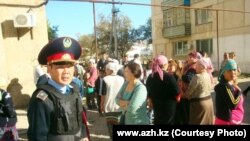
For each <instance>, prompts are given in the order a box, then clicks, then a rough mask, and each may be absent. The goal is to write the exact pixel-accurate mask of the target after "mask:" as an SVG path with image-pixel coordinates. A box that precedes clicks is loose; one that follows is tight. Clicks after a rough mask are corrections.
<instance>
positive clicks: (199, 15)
mask: <svg viewBox="0 0 250 141" xmlns="http://www.w3.org/2000/svg"><path fill="white" fill-rule="evenodd" d="M207 8H211V7H207ZM212 20H213V15H212V11H211V10H196V11H195V24H196V25H198V24H205V23H209V22H212Z"/></svg>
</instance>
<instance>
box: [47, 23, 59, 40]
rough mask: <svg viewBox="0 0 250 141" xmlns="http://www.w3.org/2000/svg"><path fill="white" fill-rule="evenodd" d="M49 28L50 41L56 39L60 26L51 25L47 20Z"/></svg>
mask: <svg viewBox="0 0 250 141" xmlns="http://www.w3.org/2000/svg"><path fill="white" fill-rule="evenodd" d="M47 28H48V38H49V41H51V40H53V39H55V38H57V37H58V35H57V32H58V28H59V26H52V27H51V25H50V23H49V22H47Z"/></svg>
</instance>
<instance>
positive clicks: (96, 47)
mask: <svg viewBox="0 0 250 141" xmlns="http://www.w3.org/2000/svg"><path fill="white" fill-rule="evenodd" d="M93 18H94V33H95V53H96V61H97V58H98V45H97V37H96V36H97V35H96V20H95V3H94V2H93Z"/></svg>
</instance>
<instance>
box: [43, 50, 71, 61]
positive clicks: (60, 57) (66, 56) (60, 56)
mask: <svg viewBox="0 0 250 141" xmlns="http://www.w3.org/2000/svg"><path fill="white" fill-rule="evenodd" d="M74 60H75V59H74V55H73V54H70V53H65V52H60V53H56V54H53V55H50V56H49V57H48V58H47V62H48V63H53V62H59V61H74Z"/></svg>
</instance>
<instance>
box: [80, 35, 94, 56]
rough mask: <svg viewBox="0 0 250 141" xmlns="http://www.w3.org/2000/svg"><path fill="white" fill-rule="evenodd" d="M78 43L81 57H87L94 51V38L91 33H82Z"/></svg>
mask: <svg viewBox="0 0 250 141" xmlns="http://www.w3.org/2000/svg"><path fill="white" fill-rule="evenodd" d="M79 44H80V45H81V47H82V51H83V52H82V56H81V58H85V59H86V58H87V57H88V56H89V57H91V56H92V55H93V54H94V52H95V48H94V46H95V40H94V36H93V35H92V34H89V35H82V36H81V37H80V38H79Z"/></svg>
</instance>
